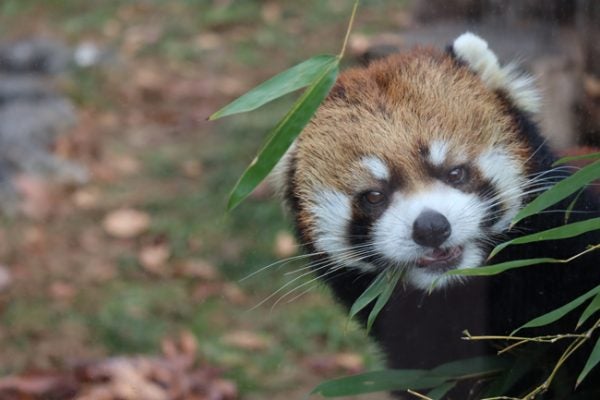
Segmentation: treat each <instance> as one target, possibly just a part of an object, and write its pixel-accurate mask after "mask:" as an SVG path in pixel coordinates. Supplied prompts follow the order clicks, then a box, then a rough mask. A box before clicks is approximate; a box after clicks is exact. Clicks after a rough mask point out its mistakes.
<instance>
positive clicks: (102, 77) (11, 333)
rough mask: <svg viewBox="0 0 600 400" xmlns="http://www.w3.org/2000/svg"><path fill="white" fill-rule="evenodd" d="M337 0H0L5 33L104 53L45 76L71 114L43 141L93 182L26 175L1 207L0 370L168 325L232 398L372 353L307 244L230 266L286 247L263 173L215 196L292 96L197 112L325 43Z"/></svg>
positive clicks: (290, 384) (330, 42)
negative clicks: (25, 193)
mask: <svg viewBox="0 0 600 400" xmlns="http://www.w3.org/2000/svg"><path fill="white" fill-rule="evenodd" d="M365 3H368V4H365V5H364V6H363V7H362V8H361V10H360V11H359V15H358V21H357V27H356V30H355V31H356V32H358V33H361V34H365V35H368V34H369V33H371V32H374V31H375V30H377V31H381V30H383V29H386V28H388V29H394V27H396V26H397V25H398V24H401V23H403V21H405V14H404V10H403V6H402V2H386V1H370V2H365ZM350 8H351V2H348V1H341V0H338V1H334V0H331V1H326V2H323V1H317V0H311V1H307V2H285V1H281V2H275V1H259V0H252V1H243V2H234V1H227V0H214V1H209V0H180V1H169V2H166V1H164V2H163V1H158V0H146V1H140V2H128V1H125V0H107V1H103V2H102V3H101V5H99V6H97V5H92V2H82V1H77V0H60V1H55V2H39V1H35V0H3V1H2V3H1V4H0V34H1V35H2V38H3V40H8V39H14V38H20V37H26V36H31V35H44V36H50V37H53V38H57V39H59V40H63V41H65V42H66V43H68V44H69V45H71V46H77V45H79V44H82V43H93V44H94V45H95V46H97V47H98V48H100V49H102V50H103V57H102V60H101V62H100V63H99V64H98V65H96V66H94V67H90V68H85V69H75V70H73V71H71V72H70V73H69V74H67V75H66V76H61V77H59V78H58V84H59V86H60V87H61V89H62V90H63V91H65V92H66V93H67V94H68V95H69V97H70V98H71V99H72V100H73V101H74V102H75V103H76V104H77V107H78V113H79V122H78V124H77V126H76V127H75V129H74V130H73V131H72V132H70V133H69V134H68V135H67V136H65V137H64V138H63V139H61V141H60V142H59V143H57V145H56V152H58V153H59V154H60V155H62V156H64V157H68V158H72V159H74V160H76V161H78V162H81V163H82V164H84V165H85V166H86V167H87V168H89V170H90V171H91V177H92V178H91V181H90V183H89V184H87V185H85V186H83V187H79V188H70V189H61V190H58V189H55V188H50V187H48V186H46V184H45V183H43V182H35V181H34V182H33V183H31V185H30V186H31V188H30V189H31V190H30V192H31V193H33V195H31V196H30V198H29V199H28V203H27V204H26V205H25V207H24V215H21V216H18V217H11V218H4V219H3V220H2V225H0V264H1V266H2V267H3V268H4V269H5V270H7V271H9V272H10V275H11V277H12V283H11V284H10V286H9V287H8V288H7V289H6V290H4V291H2V292H0V324H1V325H0V349H1V350H0V375H10V374H15V373H22V372H23V371H31V370H44V371H47V370H62V369H65V368H69V367H70V366H72V365H73V364H78V363H81V362H82V361H89V360H99V359H102V358H104V357H111V356H115V355H122V354H158V353H160V352H161V351H163V352H164V351H165V347H166V348H168V347H169V345H170V344H172V338H177V337H180V336H181V335H183V337H188V338H189V337H192V338H193V340H194V341H195V342H196V345H195V346H196V347H194V350H193V351H194V352H195V353H196V354H195V356H196V357H197V359H198V360H199V361H198V362H200V363H203V364H206V365H210V366H212V367H215V368H217V369H218V370H219V372H220V373H222V375H223V377H224V378H227V379H230V380H231V381H233V382H234V383H235V385H236V387H237V391H238V392H239V395H240V397H241V398H244V399H265V398H269V399H278V398H304V396H305V395H306V394H307V393H308V392H309V391H310V389H311V388H312V387H314V385H315V384H317V383H318V382H319V381H321V380H322V379H324V378H328V377H333V376H339V375H344V374H349V373H352V372H358V371H361V370H363V369H365V368H367V369H368V368H373V367H376V366H378V365H381V364H380V361H378V357H377V352H376V349H375V348H374V347H373V346H372V345H371V344H370V343H369V341H368V340H367V339H366V337H365V334H364V333H363V332H362V331H361V330H360V329H359V328H357V327H356V326H355V325H354V324H348V323H347V318H346V316H345V314H344V311H343V310H341V309H340V308H339V307H338V306H337V305H335V304H334V303H333V302H332V300H331V299H330V297H329V294H328V293H327V291H326V289H325V288H323V287H322V286H320V285H319V284H317V283H316V282H313V281H310V279H311V277H310V276H301V275H303V274H304V272H305V271H306V270H303V269H302V268H303V267H305V266H306V261H302V259H300V260H299V261H295V262H290V263H286V264H280V265H276V266H273V267H271V268H267V269H265V270H263V271H261V272H259V273H257V274H256V275H253V276H251V277H249V278H248V279H244V280H242V279H243V278H244V277H246V276H248V275H249V274H251V273H252V272H254V271H257V270H259V269H261V268H262V267H265V266H267V265H269V264H271V263H273V262H275V261H277V260H278V259H280V258H284V257H289V256H293V255H294V254H295V252H296V249H295V247H294V245H293V243H292V242H291V241H292V239H291V233H290V232H291V229H290V225H289V223H288V222H286V220H285V218H284V216H283V213H282V211H281V207H280V205H279V204H278V202H277V201H276V200H273V199H271V197H270V195H269V193H268V189H267V188H264V187H263V188H262V189H261V190H260V191H259V192H257V193H255V194H254V195H253V196H252V197H251V198H250V199H249V200H248V201H246V202H245V203H244V204H243V205H242V206H240V207H239V208H238V209H236V210H235V211H234V212H232V213H230V214H227V213H226V212H225V204H226V198H227V194H228V192H229V190H230V189H231V188H232V187H233V184H234V183H235V181H236V179H237V178H238V176H239V175H240V174H241V172H242V171H243V170H244V167H245V165H246V164H247V163H249V161H250V160H251V159H252V157H253V154H254V153H255V152H256V151H257V149H258V148H259V147H260V143H261V140H262V138H263V137H264V135H265V133H266V132H267V131H268V129H269V127H271V126H273V125H274V123H275V122H276V121H277V119H278V118H279V117H280V116H281V115H282V114H283V113H284V112H285V110H286V108H287V107H288V106H289V105H290V104H291V101H292V97H288V98H286V99H283V101H280V102H277V103H276V104H273V105H269V106H267V107H266V108H265V109H264V110H261V111H258V112H253V113H250V114H247V115H240V116H236V117H232V118H228V119H227V120H223V121H218V122H208V121H206V118H207V117H208V116H209V115H210V114H211V113H212V112H214V111H216V110H217V109H218V108H219V107H220V106H222V105H224V104H226V103H227V102H228V101H230V100H232V99H233V98H235V97H236V96H238V95H240V94H242V93H243V92H245V91H246V90H248V89H250V88H251V87H252V86H253V85H256V84H257V83H259V82H260V81H262V80H264V79H266V78H267V77H269V76H271V75H273V74H274V73H276V72H278V71H281V70H282V69H285V68H287V67H289V66H291V65H293V64H294V63H296V62H299V61H301V60H303V59H306V58H308V57H310V56H312V55H315V54H320V53H334V54H335V53H337V52H338V50H339V47H340V45H341V42H342V40H343V36H344V32H345V27H346V23H347V19H348V16H349V12H350ZM36 185H37V186H36ZM31 193H30V194H31ZM298 276H301V277H300V279H299V280H295V281H293V279H294V278H295V277H298ZM307 289H309V290H307ZM285 294H288V295H287V296H284V297H283V298H282V295H285ZM301 294H302V296H298V295H301ZM271 295H273V296H272V297H270V296H271ZM265 299H267V301H266V302H264V303H261V302H262V301H263V300H265ZM278 299H281V301H279V302H278V303H277V304H275V303H276V302H277V300H278ZM255 306H256V307H255ZM369 398H371V399H375V398H383V397H381V396H374V397H369Z"/></svg>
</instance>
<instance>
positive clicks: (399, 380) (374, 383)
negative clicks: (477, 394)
mask: <svg viewBox="0 0 600 400" xmlns="http://www.w3.org/2000/svg"><path fill="white" fill-rule="evenodd" d="M446 380H447V378H445V377H440V376H432V375H428V372H427V371H426V370H411V369H407V370H391V369H387V370H381V371H372V372H366V373H364V374H359V375H353V376H347V377H343V378H338V379H332V380H329V381H325V382H322V383H321V384H319V385H318V386H317V387H316V388H314V389H313V391H312V392H311V393H310V394H311V395H313V394H320V395H321V396H323V397H344V396H351V395H358V394H365V393H374V392H384V391H392V390H407V389H413V390H420V389H429V388H432V387H437V386H439V385H441V384H443V383H444V382H445V381H446Z"/></svg>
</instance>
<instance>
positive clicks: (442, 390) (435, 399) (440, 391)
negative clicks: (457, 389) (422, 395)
mask: <svg viewBox="0 0 600 400" xmlns="http://www.w3.org/2000/svg"><path fill="white" fill-rule="evenodd" d="M454 386H456V382H446V383H442V384H441V385H440V386H438V387H436V388H433V389H431V390H430V391H429V392H428V393H427V397H429V398H430V399H431V400H441V399H442V398H444V396H445V395H446V394H447V393H448V392H449V391H451V390H452V389H453V388H454Z"/></svg>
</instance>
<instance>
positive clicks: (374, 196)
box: [363, 190, 385, 205]
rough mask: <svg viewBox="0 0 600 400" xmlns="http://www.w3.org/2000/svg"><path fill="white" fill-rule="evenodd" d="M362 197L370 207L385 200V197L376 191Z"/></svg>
mask: <svg viewBox="0 0 600 400" xmlns="http://www.w3.org/2000/svg"><path fill="white" fill-rule="evenodd" d="M363 197H364V199H365V200H366V201H367V203H369V204H371V205H379V204H381V203H383V201H384V200H385V195H384V194H383V193H381V192H378V191H376V190H373V191H370V192H367V193H365V194H364V196H363Z"/></svg>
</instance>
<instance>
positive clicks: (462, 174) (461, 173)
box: [446, 167, 467, 185]
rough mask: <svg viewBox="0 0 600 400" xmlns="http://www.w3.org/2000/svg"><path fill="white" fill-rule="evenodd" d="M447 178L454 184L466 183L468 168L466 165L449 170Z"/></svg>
mask: <svg viewBox="0 0 600 400" xmlns="http://www.w3.org/2000/svg"><path fill="white" fill-rule="evenodd" d="M446 180H447V181H448V183H451V184H453V185H459V184H461V183H464V182H465V181H466V180H467V170H466V169H465V168H464V167H456V168H454V169H452V170H450V172H448V175H447V176H446Z"/></svg>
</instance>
